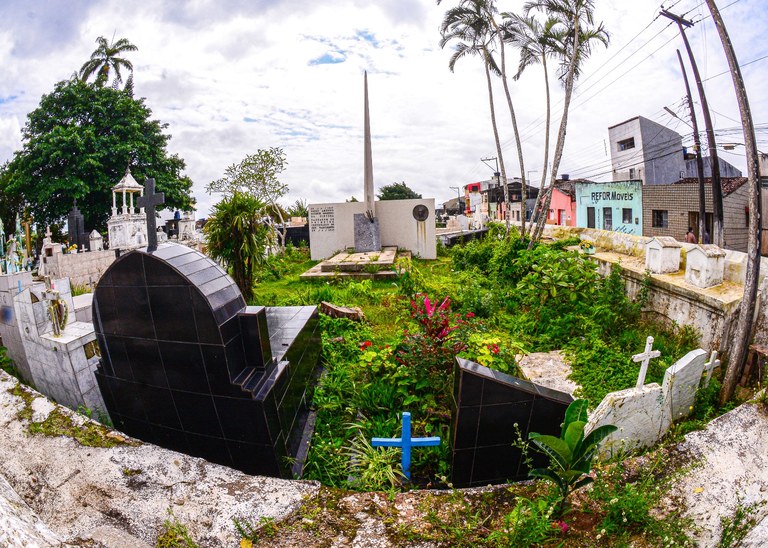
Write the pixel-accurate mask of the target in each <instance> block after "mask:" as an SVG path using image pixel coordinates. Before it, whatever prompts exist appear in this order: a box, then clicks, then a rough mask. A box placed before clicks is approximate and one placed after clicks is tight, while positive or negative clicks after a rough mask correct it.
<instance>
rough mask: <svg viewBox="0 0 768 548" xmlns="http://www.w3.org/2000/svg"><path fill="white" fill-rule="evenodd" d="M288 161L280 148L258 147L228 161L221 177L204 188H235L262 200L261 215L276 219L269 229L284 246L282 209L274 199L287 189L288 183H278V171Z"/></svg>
mask: <svg viewBox="0 0 768 548" xmlns="http://www.w3.org/2000/svg"><path fill="white" fill-rule="evenodd" d="M287 164H288V162H287V161H286V158H285V152H284V151H283V149H282V148H279V147H272V148H268V149H259V150H258V151H256V154H249V155H248V156H246V157H245V158H244V159H243V160H242V161H241V162H240V163H238V164H232V165H231V166H229V167H228V168H227V169H226V171H225V172H224V177H222V178H221V179H216V180H215V181H211V182H210V183H209V184H208V186H206V187H205V189H206V191H207V192H208V193H209V194H211V193H213V192H221V193H222V194H224V195H225V196H233V195H234V194H235V193H237V192H241V193H244V194H248V195H250V196H252V197H254V198H256V200H258V201H259V202H261V203H262V204H263V207H262V213H263V216H264V217H265V218H266V217H268V219H271V220H274V221H276V223H277V224H278V225H279V227H278V226H275V223H274V222H273V223H271V229H272V231H273V233H274V235H275V236H276V240H277V241H278V243H279V244H280V249H281V250H282V249H284V248H285V232H286V229H285V210H284V209H283V208H282V207H281V206H280V204H279V203H278V200H280V198H282V197H283V196H285V195H286V194H287V193H288V185H287V184H285V183H281V182H280V180H279V179H278V177H279V175H280V174H281V173H282V172H283V171H284V170H285V166H286V165H287Z"/></svg>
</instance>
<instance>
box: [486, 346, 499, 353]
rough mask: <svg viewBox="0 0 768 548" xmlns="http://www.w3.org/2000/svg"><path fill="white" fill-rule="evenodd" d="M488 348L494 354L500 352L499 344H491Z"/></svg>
mask: <svg viewBox="0 0 768 548" xmlns="http://www.w3.org/2000/svg"><path fill="white" fill-rule="evenodd" d="M488 350H490V351H491V352H492V353H493V354H498V353H499V345H498V344H489V345H488Z"/></svg>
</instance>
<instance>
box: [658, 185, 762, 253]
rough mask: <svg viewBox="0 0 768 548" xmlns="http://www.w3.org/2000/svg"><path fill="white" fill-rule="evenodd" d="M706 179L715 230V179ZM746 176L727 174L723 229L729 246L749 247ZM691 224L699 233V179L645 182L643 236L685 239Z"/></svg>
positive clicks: (709, 226)
mask: <svg viewBox="0 0 768 548" xmlns="http://www.w3.org/2000/svg"><path fill="white" fill-rule="evenodd" d="M704 181H705V196H706V199H705V202H706V207H705V210H706V212H707V218H706V226H707V231H708V232H709V234H710V235H711V234H712V181H711V179H709V178H707V179H705V180H704ZM746 182H747V178H746V177H725V178H723V179H722V186H723V232H724V238H725V247H726V248H727V249H735V250H737V251H746V250H747V239H748V233H747V232H748V231H747V224H748V221H749V208H748V203H747V199H748V188H747V186H748V185H746V184H745V183H746ZM688 227H692V228H693V231H694V232H695V233H696V237H697V238H698V236H699V234H698V233H699V183H698V181H697V180H696V179H693V178H686V179H681V180H680V181H679V182H677V183H672V184H666V185H659V184H656V185H643V236H672V237H673V238H677V239H678V240H680V241H684V240H685V233H686V232H687V231H688Z"/></svg>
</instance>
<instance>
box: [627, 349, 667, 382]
mask: <svg viewBox="0 0 768 548" xmlns="http://www.w3.org/2000/svg"><path fill="white" fill-rule="evenodd" d="M651 348H653V337H648V338H647V339H646V340H645V352H643V353H642V354H635V355H634V356H632V361H633V362H643V363H642V364H641V365H640V374H639V375H638V376H637V385H635V388H642V387H643V385H644V384H645V374H646V373H647V372H648V362H650V361H651V360H652V359H653V358H658V357H659V356H661V352H659V351H658V350H651Z"/></svg>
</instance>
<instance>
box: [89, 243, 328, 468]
mask: <svg viewBox="0 0 768 548" xmlns="http://www.w3.org/2000/svg"><path fill="white" fill-rule="evenodd" d="M93 322H94V326H95V330H96V335H97V336H98V341H99V346H100V347H101V353H102V359H101V362H100V364H99V367H98V370H97V372H96V378H97V381H98V383H99V387H100V389H101V392H102V395H103V396H104V402H105V403H106V406H107V409H108V411H109V414H110V416H111V417H112V420H113V422H114V424H115V427H116V428H118V429H119V430H122V431H123V432H125V433H127V434H129V435H131V436H134V437H137V438H139V439H141V440H144V441H148V442H151V443H155V444H157V445H160V446H163V447H167V448H170V449H174V450H177V451H182V452H184V453H188V454H190V455H194V456H198V457H202V458H205V459H207V460H209V461H212V462H217V463H220V464H224V465H227V466H231V467H233V468H237V469H239V470H242V471H243V472H246V473H249V474H263V475H270V476H276V477H292V476H293V475H294V474H296V473H297V469H296V467H293V466H292V461H294V460H295V459H296V456H297V454H298V452H299V447H300V445H302V444H301V440H302V434H303V431H304V426H305V422H306V420H307V415H308V406H307V387H308V385H309V383H310V382H311V380H312V379H313V373H314V372H315V369H316V367H317V364H318V359H319V356H320V342H319V329H318V327H317V324H318V321H317V311H316V309H315V308H314V307H274V308H265V307H257V306H246V305H245V302H244V301H243V297H242V295H241V293H240V291H239V290H238V288H237V286H236V285H235V283H234V282H233V281H232V279H231V278H230V277H229V276H228V275H227V274H226V272H225V271H224V270H223V269H222V268H221V267H219V265H217V264H216V263H215V262H214V261H212V260H211V259H209V258H208V257H206V256H205V255H202V254H201V253H198V252H197V251H194V250H192V249H190V248H188V247H186V246H183V245H178V244H174V243H164V244H160V245H159V246H158V247H157V249H156V250H154V251H150V252H148V251H146V248H145V249H140V250H135V251H131V252H128V253H126V254H124V255H122V256H121V257H119V258H118V259H117V260H115V262H114V263H112V265H111V266H110V267H109V268H108V269H107V271H106V272H105V273H104V275H103V276H102V278H101V280H99V284H98V286H97V287H96V291H95V294H94V298H93Z"/></svg>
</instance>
